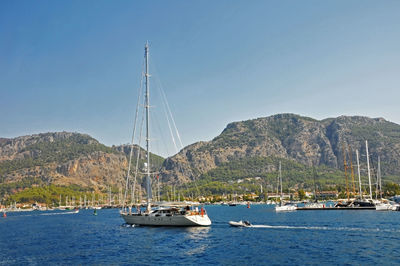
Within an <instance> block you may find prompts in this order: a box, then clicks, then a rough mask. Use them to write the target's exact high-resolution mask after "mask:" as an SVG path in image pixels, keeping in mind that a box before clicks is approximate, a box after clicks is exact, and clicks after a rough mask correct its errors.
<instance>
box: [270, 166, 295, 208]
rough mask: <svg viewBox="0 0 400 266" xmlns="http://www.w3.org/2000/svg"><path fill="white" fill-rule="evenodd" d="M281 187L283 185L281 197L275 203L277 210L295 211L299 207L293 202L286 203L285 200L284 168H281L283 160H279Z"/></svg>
mask: <svg viewBox="0 0 400 266" xmlns="http://www.w3.org/2000/svg"><path fill="white" fill-rule="evenodd" d="M278 181H279V184H280V187H281V197H280V202H279V204H277V205H275V211H277V212H282V211H295V210H296V209H297V207H296V205H294V204H291V203H284V202H283V190H282V170H281V162H280V161H279V178H278Z"/></svg>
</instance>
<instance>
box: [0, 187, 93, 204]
mask: <svg viewBox="0 0 400 266" xmlns="http://www.w3.org/2000/svg"><path fill="white" fill-rule="evenodd" d="M92 195H93V194H92V190H91V189H89V188H86V189H84V188H82V187H79V186H76V185H71V186H55V185H50V186H39V187H31V188H28V189H25V190H23V191H20V192H17V193H15V194H13V195H11V196H10V197H8V198H7V199H6V201H5V203H6V204H11V203H13V202H17V203H35V202H38V203H46V204H47V206H59V201H60V196H61V205H65V198H66V196H68V197H69V199H70V200H71V199H72V197H74V198H75V200H76V201H77V202H78V203H79V197H81V198H82V199H83V198H84V197H85V196H86V198H87V199H89V200H91V199H92ZM98 198H99V196H98V195H95V199H98Z"/></svg>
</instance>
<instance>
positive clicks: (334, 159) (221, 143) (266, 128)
mask: <svg viewBox="0 0 400 266" xmlns="http://www.w3.org/2000/svg"><path fill="white" fill-rule="evenodd" d="M365 140H368V141H369V148H370V154H371V160H372V162H373V163H374V164H375V165H376V160H377V156H378V155H379V156H380V157H381V161H382V172H383V174H384V175H397V176H399V175H400V168H399V167H398V165H399V163H400V156H399V155H400V125H397V124H394V123H391V122H388V121H386V120H384V119H382V118H374V119H372V118H367V117H360V116H341V117H337V118H329V119H325V120H322V121H318V120H315V119H312V118H308V117H302V116H299V115H294V114H278V115H273V116H270V117H265V118H258V119H253V120H247V121H242V122H234V123H230V124H228V125H227V127H226V128H225V129H224V130H223V132H222V133H221V134H220V135H219V136H217V137H216V138H214V139H213V140H211V141H209V142H198V143H195V144H192V145H190V146H187V147H185V148H184V149H183V150H181V151H180V152H179V153H178V154H177V155H175V156H173V157H170V158H168V159H166V160H165V162H164V168H163V173H164V176H163V178H164V180H167V181H168V182H177V181H178V180H179V182H180V183H182V182H188V181H190V180H196V179H198V178H201V177H202V175H205V174H206V173H207V172H209V171H210V170H212V169H216V168H217V167H219V166H221V165H223V164H226V163H231V162H236V161H237V162H239V161H243V160H244V159H248V158H256V157H264V158H269V157H275V158H283V159H287V160H293V161H294V162H297V163H300V164H303V165H306V166H314V165H315V166H326V167H328V168H331V169H343V168H344V166H343V158H344V156H343V155H344V152H343V145H344V147H345V152H346V158H347V159H346V160H347V161H348V160H349V152H348V149H349V146H350V149H351V156H352V159H353V163H354V164H355V157H356V156H355V149H358V150H359V152H360V154H362V155H365ZM361 160H364V161H365V156H364V157H361ZM270 171H276V165H275V166H274V167H272V169H270ZM261 174H262V173H261V172H260V173H258V175H261Z"/></svg>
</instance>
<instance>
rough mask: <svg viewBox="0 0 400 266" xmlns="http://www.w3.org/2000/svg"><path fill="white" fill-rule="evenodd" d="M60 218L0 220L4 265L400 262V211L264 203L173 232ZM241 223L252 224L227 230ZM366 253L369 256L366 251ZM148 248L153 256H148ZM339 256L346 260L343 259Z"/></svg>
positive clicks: (106, 219) (105, 219)
mask: <svg viewBox="0 0 400 266" xmlns="http://www.w3.org/2000/svg"><path fill="white" fill-rule="evenodd" d="M58 212H59V213H61V212H60V211H43V212H42V211H41V212H29V213H22V212H19V213H17V212H15V213H9V214H8V217H7V218H5V219H4V218H0V250H1V253H2V254H1V262H2V263H4V264H7V265H21V264H49V263H53V264H65V263H66V262H68V263H69V264H73V265H75V264H116V262H118V263H117V264H130V263H132V261H135V262H136V263H138V264H149V265H150V264H151V265H154V264H186V265H192V264H196V265H204V264H225V265H226V264H229V265H238V264H240V265H249V264H253V265H254V264H257V265H261V264H268V263H266V262H268V261H274V263H277V264H280V265H294V264H304V261H307V263H308V264H321V263H325V264H354V262H360V263H362V264H379V263H380V262H381V259H382V256H383V257H385V263H387V264H396V263H397V262H398V261H399V260H400V252H399V250H400V244H399V242H398V241H397V240H398V238H399V237H400V226H399V225H400V215H399V214H400V213H399V212H377V211H373V210H366V211H362V212H359V211H349V210H342V211H340V210H339V211H335V212H331V211H329V212H321V211H310V212H299V211H298V212H281V213H276V212H275V210H274V207H273V205H266V204H254V205H252V207H251V208H250V209H248V208H246V206H245V205H238V206H236V207H235V208H232V207H229V206H219V205H209V206H207V212H208V215H209V216H210V218H211V219H212V221H213V224H212V225H211V226H209V227H169V228H163V227H144V226H134V227H132V226H127V225H125V224H122V222H121V218H120V217H119V215H118V213H119V210H118V209H102V210H98V215H97V216H94V215H93V210H86V209H84V210H80V211H79V213H77V214H65V215H63V214H58ZM42 214H43V215H42ZM47 214H51V215H47ZM27 219H29V226H26V220H27ZM240 220H243V221H245V220H247V221H249V222H250V223H251V224H252V226H251V227H247V228H240V227H233V226H230V225H229V224H228V222H229V221H240ZM10 239H12V241H9V240H10ZM59 239H62V241H59ZM133 240H134V241H133ZM354 242H357V243H358V244H357V245H354ZM38 243H40V246H41V249H40V253H39V252H37V248H36V246H37V245H38ZM321 243H323V244H321ZM338 243H340V245H338ZM150 244H151V247H150V246H149V245H150ZM388 247H390V248H388ZM366 249H368V250H369V252H363V251H365V250H366ZM132 250H134V251H135V252H132ZM149 250H150V251H151V253H152V255H151V256H147V254H148V253H149ZM344 250H348V252H347V251H346V252H344ZM350 250H351V251H350ZM339 252H340V254H341V256H337V254H338V253H339ZM226 254H229V256H226Z"/></svg>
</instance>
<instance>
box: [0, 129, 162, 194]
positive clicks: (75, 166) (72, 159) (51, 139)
mask: <svg viewBox="0 0 400 266" xmlns="http://www.w3.org/2000/svg"><path fill="white" fill-rule="evenodd" d="M137 149H138V147H137V146H135V149H134V153H133V155H134V156H135V157H134V158H136V154H137ZM141 150H142V149H141ZM127 153H128V154H129V151H128V147H127V145H122V146H114V147H112V148H110V147H107V146H105V145H103V144H101V143H99V142H98V141H97V140H96V139H94V138H92V137H90V136H89V135H85V134H80V133H70V132H55V133H42V134H36V135H30V136H23V137H17V138H13V139H5V138H2V139H0V196H3V195H6V194H12V193H15V192H17V191H20V190H22V189H24V188H29V187H32V186H39V185H50V184H53V185H62V186H69V185H76V186H78V187H81V188H86V189H89V190H95V191H101V190H103V191H105V190H106V188H107V187H108V186H122V185H123V184H124V181H125V176H126V171H127V165H128V160H127ZM141 156H142V157H141V158H142V159H141V163H142V161H143V158H144V152H142V153H141ZM151 159H152V160H154V163H155V167H156V168H157V167H158V168H159V166H160V165H161V164H162V161H163V160H164V159H163V158H162V157H160V156H156V155H153V156H152V157H151ZM142 165H143V164H141V166H140V167H142Z"/></svg>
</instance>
